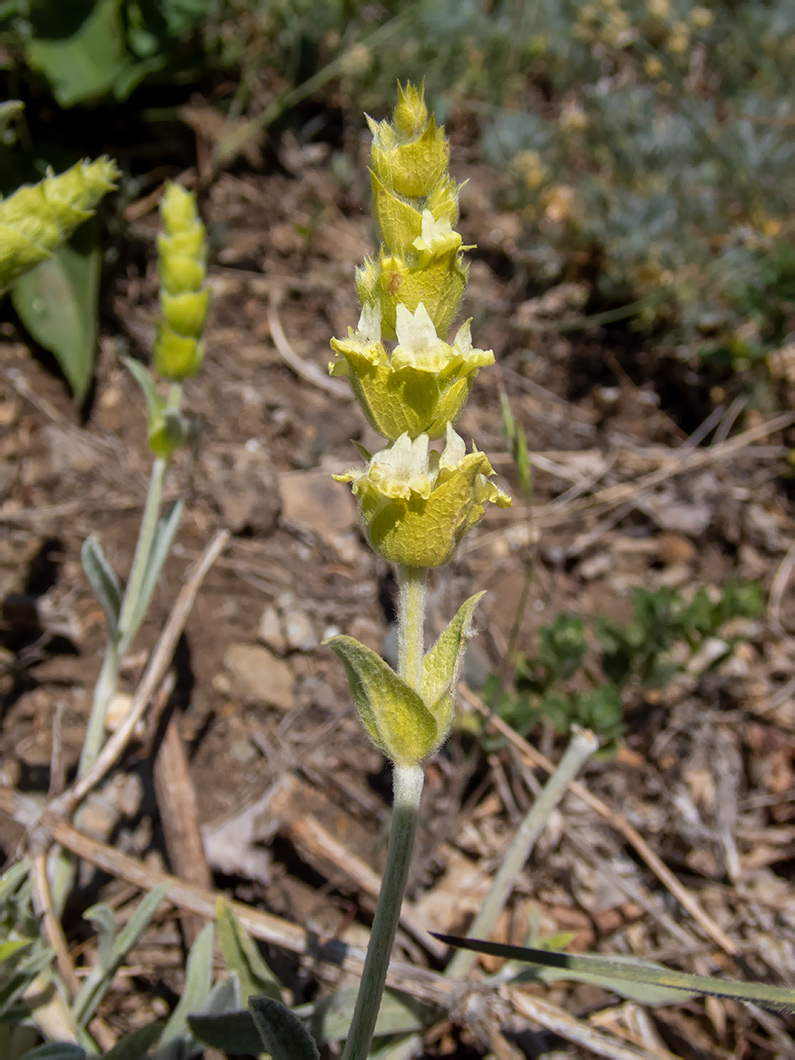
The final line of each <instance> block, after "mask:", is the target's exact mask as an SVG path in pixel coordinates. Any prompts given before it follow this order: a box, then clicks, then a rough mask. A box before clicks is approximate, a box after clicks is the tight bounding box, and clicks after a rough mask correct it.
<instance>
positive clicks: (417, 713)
mask: <svg viewBox="0 0 795 1060" xmlns="http://www.w3.org/2000/svg"><path fill="white" fill-rule="evenodd" d="M326 644H328V646H329V647H330V648H331V649H332V650H333V651H334V652H335V653H336V655H337V656H338V657H339V658H340V659H341V660H342V664H343V665H344V667H345V671H346V673H347V675H348V684H349V685H350V689H351V695H352V696H353V700H354V702H355V704H356V707H357V709H358V711H359V717H360V718H361V719H362V724H363V725H364V727H365V729H366V730H367V734H368V736H369V737H370V739H371V740H372V741H373V743H374V744H375V745H376V747H378V748H379V749H380V750H382V751H383V752H384V754H386V755H388V756H389V757H390V758H391V759H392V761H393V762H397V763H398V764H400V765H416V764H417V763H418V762H421V761H422V760H423V759H424V758H426V757H427V756H428V755H429V754H431V752H432V751H434V750H435V749H436V747H437V745H438V742H439V730H438V726H437V724H436V721H435V719H434V717H433V715H432V714H431V712H430V711H429V710H428V707H427V706H426V705H425V703H424V702H423V700H422V698H421V697H420V695H419V694H418V693H417V692H415V691H414V689H413V688H411V687H410V686H409V685H407V684H406V682H405V681H404V680H403V679H402V678H401V677H398V675H397V674H396V673H395V671H394V670H393V669H392V668H391V667H390V666H388V665H387V663H385V662H384V660H383V659H382V658H381V656H380V655H377V654H376V653H375V652H374V651H372V649H371V648H367V647H365V645H364V644H360V643H359V641H358V640H354V638H353V637H345V636H339V637H332V638H331V639H330V640H327V641H326Z"/></svg>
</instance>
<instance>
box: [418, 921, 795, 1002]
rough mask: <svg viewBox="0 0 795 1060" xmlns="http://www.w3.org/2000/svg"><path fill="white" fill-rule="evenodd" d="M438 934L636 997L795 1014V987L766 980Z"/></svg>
mask: <svg viewBox="0 0 795 1060" xmlns="http://www.w3.org/2000/svg"><path fill="white" fill-rule="evenodd" d="M432 934H433V935H434V937H435V938H438V939H440V940H441V941H442V942H446V943H448V944H449V945H450V946H459V947H460V948H462V949H467V950H474V952H475V953H486V954H490V955H493V956H495V957H505V958H507V959H508V960H515V961H524V962H526V963H528V964H536V965H539V966H540V967H542V968H554V969H558V970H560V975H559V978H561V979H569V978H571V979H580V980H583V981H584V982H592V983H598V985H599V986H602V987H604V988H605V989H608V990H614V991H615V992H616V993H618V994H622V995H623V996H626V997H633V998H637V999H638V1000H642V1001H644V1002H645V1003H648V1004H663V1003H669V1004H670V1003H671V1001H676V1000H682V1001H685V1000H687V998H688V997H696V996H698V995H701V994H707V995H709V996H710V997H725V998H733V999H734V1000H736V1001H747V1002H749V1003H750V1004H754V1005H762V1006H764V1007H765V1008H770V1009H774V1010H778V1011H781V1012H793V1013H795V990H787V989H785V988H784V987H778V986H768V985H767V984H766V983H741V982H738V981H737V980H734V979H715V978H713V977H711V976H705V975H688V974H687V973H685V972H676V971H673V970H672V969H670V968H665V967H664V966H662V965H657V964H652V963H651V962H648V961H634V960H633V961H631V962H630V961H621V960H617V959H616V958H614V957H611V958H609V959H608V958H604V957H597V956H595V955H593V954H576V955H575V954H571V953H557V952H555V951H553V950H534V949H525V948H524V947H523V946H508V945H502V944H501V943H496V942H484V941H482V940H480V939H463V938H458V937H456V936H455V935H437V934H436V933H435V932H432ZM644 987H645V988H646V990H648V988H652V989H653V990H655V991H661V993H659V994H657V998H658V1000H654V999H653V998H652V997H651V996H650V995H649V993H645V991H644V993H645V996H644V997H641V991H642V988H644Z"/></svg>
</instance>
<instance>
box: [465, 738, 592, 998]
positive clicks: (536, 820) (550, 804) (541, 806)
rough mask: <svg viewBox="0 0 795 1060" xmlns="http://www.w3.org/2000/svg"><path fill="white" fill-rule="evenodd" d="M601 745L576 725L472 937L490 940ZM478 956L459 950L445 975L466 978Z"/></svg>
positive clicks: (473, 926) (496, 880)
mask: <svg viewBox="0 0 795 1060" xmlns="http://www.w3.org/2000/svg"><path fill="white" fill-rule="evenodd" d="M598 747H599V742H598V741H597V739H596V737H595V736H594V735H593V733H592V732H590V731H588V730H587V729H580V728H578V727H575V730H574V735H573V736H572V738H571V740H570V741H569V746H568V747H567V748H566V751H565V753H564V755H563V758H561V760H560V763H559V764H558V768H557V769H556V770H555V772H554V773H553V774H552V776H551V777H550V778H549V780H548V781H547V782H546V784H545V785H544V788H543V790H542V792H541V794H540V795H539V796H538V798H537V799H536V801H535V802H534V803H533V805H532V806H531V807H530V809H529V811H528V813H527V815H526V817H525V818H524V820H523V821H522V823H521V824H520V825H519V829H518V831H517V833H516V835H515V836H514V837H513V840H512V842H511V845H510V846H509V847H508V850H507V851H506V853H505V857H504V859H503V862H502V864H501V865H500V867H499V870H498V871H497V875H496V876H495V877H494V881H493V883H492V885H491V890H490V891H489V893H488V895H487V896H486V900H485V902H484V903H483V905H482V906H481V909H480V912H479V913H478V915H477V916H476V917H475V919H474V920H473V922H472V924H471V925H470V927H469V930H468V932H467V935H468V936H469V937H470V938H478V939H487V938H488V937H489V935H490V934H491V930H492V928H493V927H494V925H495V923H496V921H497V917H498V916H499V915H500V913H501V912H502V910H503V908H504V906H505V903H506V902H507V900H508V896H509V895H510V893H511V889H512V888H513V885H514V881H515V880H516V877H517V876H518V875H519V873H520V872H521V871H522V869H523V868H524V864H525V862H526V861H527V859H528V857H529V856H530V852H531V851H532V849H533V846H534V844H535V841H536V839H538V837H539V835H540V834H541V832H542V831H543V830H544V828H545V827H546V823H547V821H548V820H549V816H550V814H551V813H552V811H553V810H554V809H555V807H556V806H557V804H558V803H559V802H560V800H561V799H562V798H563V796H564V795H565V794H566V789H567V788H568V786H569V784H571V782H572V781H573V780H574V778H575V777H576V776H577V774H578V773H579V771H580V768H581V767H582V765H583V763H584V762H585V761H586V760H587V759H588V758H590V756H591V755H592V754H593V753H594V752H595V751H596V750H597V748H598ZM476 959H477V954H476V953H473V952H472V951H471V950H458V952H457V953H456V955H455V956H454V957H453V959H452V961H450V964H449V965H448V966H447V970H446V972H445V975H447V977H448V978H450V979H463V978H464V976H465V975H466V974H467V972H468V971H469V969H470V968H471V967H472V965H473V964H474V962H475V960H476Z"/></svg>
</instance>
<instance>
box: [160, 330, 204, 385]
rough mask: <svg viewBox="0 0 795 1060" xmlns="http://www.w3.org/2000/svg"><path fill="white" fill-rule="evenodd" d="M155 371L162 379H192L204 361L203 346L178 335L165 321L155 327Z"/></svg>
mask: <svg viewBox="0 0 795 1060" xmlns="http://www.w3.org/2000/svg"><path fill="white" fill-rule="evenodd" d="M154 354H155V357H154V360H155V371H156V372H157V374H158V375H162V376H163V378H164V379H175V380H176V379H192V378H193V376H194V375H196V373H197V372H198V370H199V368H201V363H202V361H203V360H204V344H203V343H201V342H199V341H198V340H197V339H195V338H194V337H193V336H190V335H178V334H177V332H176V331H174V329H173V328H170V327H169V326H168V324H167V323H166V321H165V320H161V321H160V323H159V324H158V325H157V333H156V335H155V347H154Z"/></svg>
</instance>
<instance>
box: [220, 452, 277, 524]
mask: <svg viewBox="0 0 795 1060" xmlns="http://www.w3.org/2000/svg"><path fill="white" fill-rule="evenodd" d="M211 485H212V496H213V499H214V501H215V503H216V504H217V505H218V508H219V510H220V512H221V516H222V518H223V520H224V522H225V524H226V525H227V527H228V528H229V529H230V530H231V531H232V533H233V534H239V533H242V532H243V531H244V530H249V531H251V532H252V533H254V534H256V535H257V536H258V537H266V536H267V535H268V534H269V533H271V531H272V530H273V529H274V527H275V526H276V521H277V520H278V518H279V510H280V504H279V491H278V489H277V487H276V480H275V477H274V475H273V474H272V472H270V471H269V470H268V469H267V468H264V467H262V466H260V465H258V464H257V463H255V462H254V461H243V462H241V463H240V464H238V465H236V466H235V467H232V468H225V469H223V470H222V471H221V472H220V473H219V474H218V475H217V476H215V477H214V478H213V481H212V483H211Z"/></svg>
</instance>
